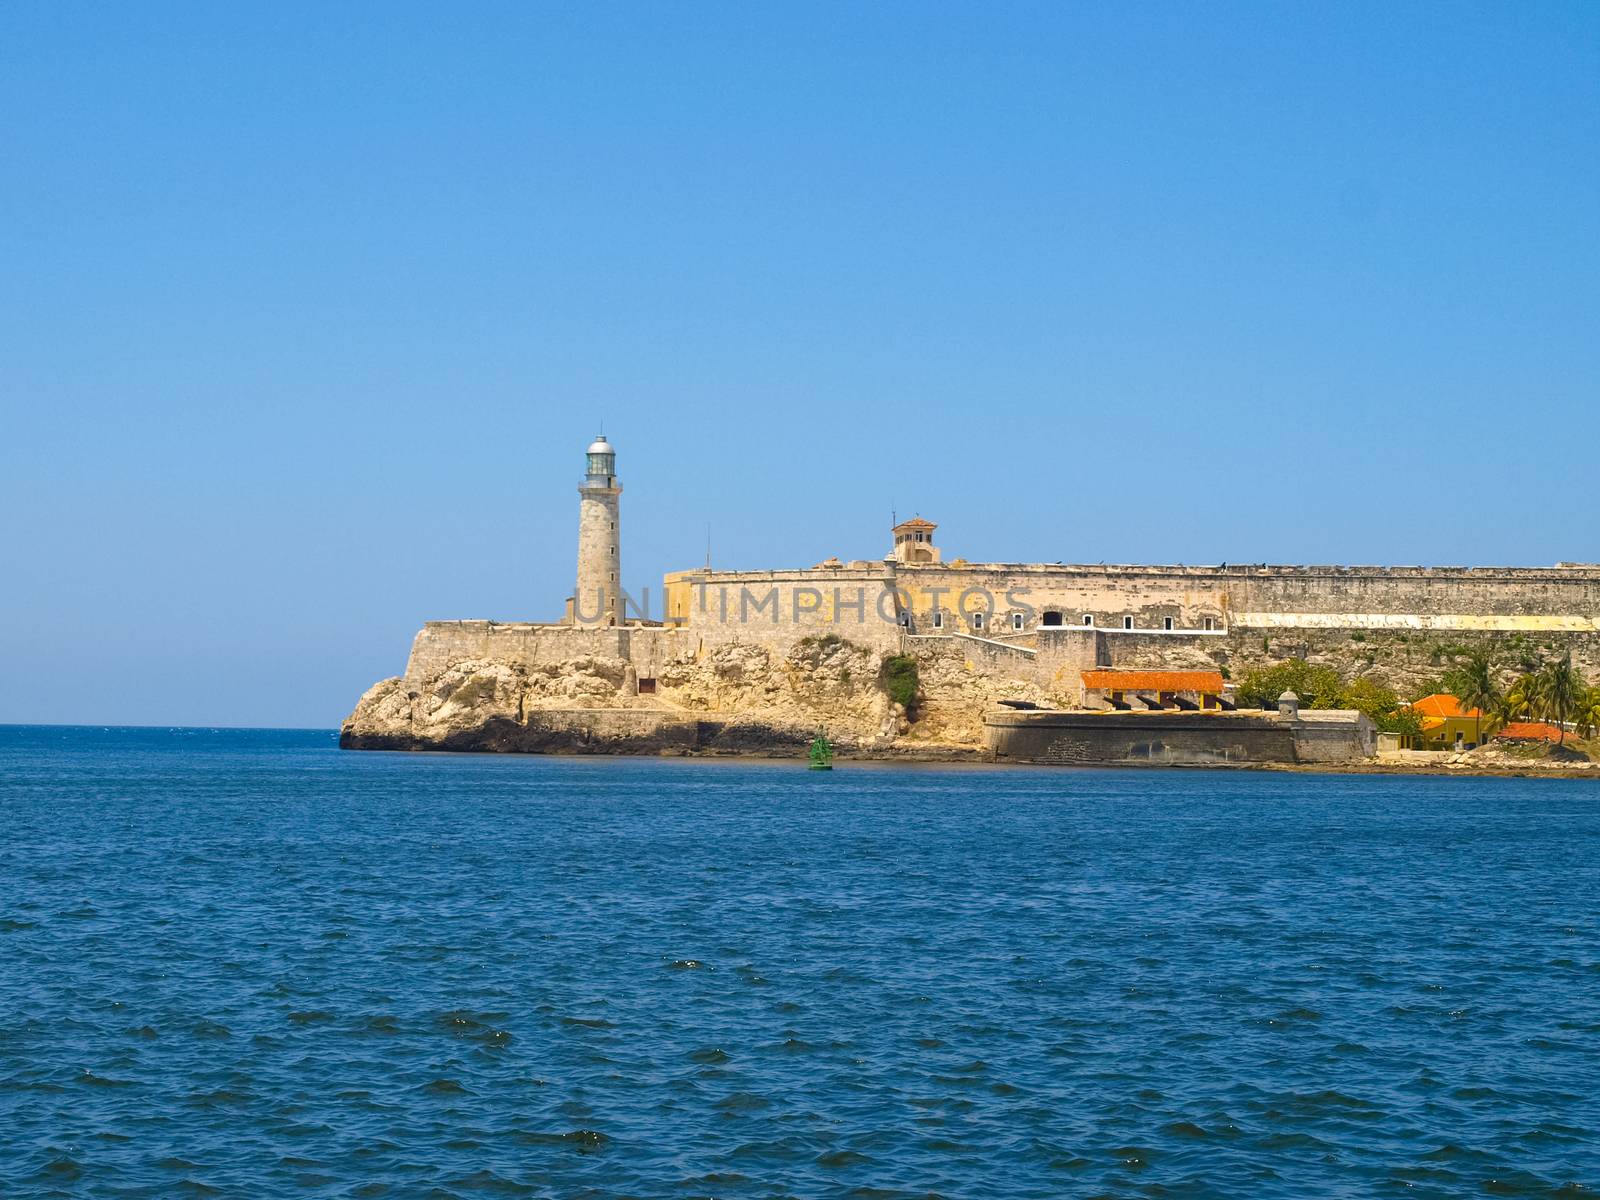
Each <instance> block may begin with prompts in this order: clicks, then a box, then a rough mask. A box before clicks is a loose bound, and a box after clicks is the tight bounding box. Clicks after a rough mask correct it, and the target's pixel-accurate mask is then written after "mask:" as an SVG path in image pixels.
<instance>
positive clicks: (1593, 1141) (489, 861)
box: [0, 727, 1600, 1200]
mask: <svg viewBox="0 0 1600 1200" xmlns="http://www.w3.org/2000/svg"><path fill="white" fill-rule="evenodd" d="M0 833H3V836H0V1195H4V1196H6V1197H32V1196H107V1197H111V1196H129V1197H133V1196H137V1197H169V1196H185V1195H192V1196H203V1195H219V1196H248V1197H277V1196H284V1197H288V1196H296V1197H300V1196H352V1197H369V1196H374V1197H375V1196H393V1197H412V1196H429V1197H478V1196H519V1195H526V1196H547V1197H596V1198H599V1197H606V1198H610V1197H627V1196H636V1197H685V1198H687V1197H700V1196H704V1197H712V1196H715V1197H779V1196H796V1197H864V1198H865V1197H879V1198H884V1200H888V1198H891V1197H930V1196H940V1197H950V1198H955V1197H1061V1196H1069V1197H1076V1196H1086V1197H1088V1196H1106V1197H1135V1196H1166V1197H1210V1196H1218V1197H1220V1196H1230V1197H1232V1196H1246V1197H1256V1198H1262V1197H1265V1198H1273V1197H1284V1198H1289V1197H1294V1198H1303V1197H1369V1196H1407V1197H1446V1196H1451V1197H1453V1196H1478V1195H1485V1194H1490V1195H1505V1196H1574V1197H1576V1196H1582V1195H1588V1194H1590V1191H1591V1190H1592V1189H1595V1188H1600V922H1597V917H1596V910H1597V906H1600V789H1597V788H1595V787H1594V786H1592V785H1591V784H1588V783H1585V782H1580V781H1562V780H1557V781H1543V780H1515V779H1455V778H1452V779H1438V778H1407V779H1398V778H1387V777H1377V776H1360V777H1355V776H1345V777H1341V776H1319V775H1288V774H1268V773H1259V774H1257V773H1248V772H1149V771H1146V772H1141V771H1083V770H1059V769H1058V770H1052V769H1042V768H1039V769H1027V768H1012V769H996V768H978V767H904V766H893V767H890V766H878V765H852V764H848V763H843V764H841V765H840V767H839V768H838V769H836V770H834V771H832V772H829V773H823V772H811V771H807V770H805V769H803V767H802V766H801V765H799V764H791V763H755V762H715V761H703V760H702V761H697V760H646V759H573V758H537V757H493V756H454V755H401V754H373V753H350V752H342V751H340V750H339V749H337V747H336V744H335V735H334V734H333V733H331V732H266V731H241V730H129V729H98V728H95V729H67V728H18V727H10V728H0Z"/></svg>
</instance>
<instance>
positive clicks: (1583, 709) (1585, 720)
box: [1572, 686, 1600, 737]
mask: <svg viewBox="0 0 1600 1200" xmlns="http://www.w3.org/2000/svg"><path fill="white" fill-rule="evenodd" d="M1572 724H1573V728H1574V729H1576V731H1577V732H1578V734H1579V735H1580V736H1582V737H1593V736H1594V735H1595V733H1596V731H1600V686H1597V687H1592V688H1590V689H1589V690H1588V691H1586V692H1585V693H1584V694H1583V697H1582V699H1580V700H1579V701H1578V711H1577V712H1576V713H1575V714H1574V715H1573V718H1572Z"/></svg>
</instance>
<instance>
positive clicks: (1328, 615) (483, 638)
mask: <svg viewBox="0 0 1600 1200" xmlns="http://www.w3.org/2000/svg"><path fill="white" fill-rule="evenodd" d="M585 467H586V471H585V476H584V479H583V481H582V483H581V484H580V485H579V487H578V495H579V522H578V556H577V572H576V580H575V588H574V591H573V595H572V596H571V597H569V598H568V600H567V602H566V612H565V616H564V618H563V619H562V620H561V621H559V622H554V623H548V624H541V623H529V622H511V623H505V622H498V621H490V620H472V621H430V622H428V623H427V624H426V625H425V626H424V627H423V629H422V630H421V632H420V633H418V635H417V637H416V640H415V642H414V644H413V646H412V651H411V657H410V660H409V662H408V664H407V667H406V671H405V674H404V675H402V676H399V677H397V678H395V679H391V680H385V681H384V682H382V683H380V684H378V685H377V686H375V687H374V688H372V689H371V690H370V691H369V692H368V693H367V694H366V695H365V696H363V697H362V699H361V702H360V704H359V705H358V706H357V709H356V711H355V713H353V714H352V716H351V718H350V719H349V720H348V721H347V722H346V725H345V729H344V733H343V737H342V741H343V743H344V744H345V745H347V746H352V747H372V748H459V749H506V750H518V749H522V750H577V751H583V750H591V751H607V750H610V751H631V750H641V751H649V750H669V751H670V750H684V751H693V750H703V751H710V752H716V751H729V752H737V751H761V750H767V749H779V748H783V747H793V746H798V745H802V744H803V743H804V742H805V741H807V740H808V739H809V738H810V737H811V736H812V735H813V734H814V732H815V731H816V730H817V729H818V728H823V729H825V730H826V731H827V732H828V734H829V736H830V737H832V738H833V739H834V740H835V741H837V742H839V743H840V744H841V745H843V746H845V747H852V748H863V749H867V748H870V749H876V750H881V751H894V750H899V751H906V750H911V751H915V750H917V749H918V748H919V747H920V748H924V749H928V750H935V749H939V748H945V749H960V748H967V749H976V748H981V747H985V746H987V747H988V748H990V749H991V750H1000V751H1004V749H1005V747H1007V746H1015V745H1018V744H1020V743H1019V742H1018V737H1019V736H1021V737H1022V741H1027V740H1028V737H1027V736H1022V735H1016V734H1014V733H1012V732H1008V731H1010V730H1015V729H1016V728H1018V727H1019V726H1023V725H1027V724H1028V723H1029V722H1032V723H1034V724H1040V723H1043V724H1048V725H1053V726H1062V725H1064V724H1065V725H1071V726H1072V727H1073V728H1074V729H1075V730H1080V731H1081V729H1082V728H1088V727H1095V728H1098V727H1102V726H1104V727H1106V728H1110V729H1112V730H1114V731H1115V735H1114V737H1112V742H1114V743H1115V745H1111V744H1109V743H1107V744H1106V745H1105V746H1102V747H1101V750H1102V751H1103V753H1101V752H1100V751H1096V750H1095V749H1094V746H1093V745H1091V746H1090V748H1089V749H1088V750H1083V749H1082V748H1081V747H1080V748H1079V750H1077V751H1074V752H1073V753H1072V754H1070V755H1065V756H1064V757H1066V758H1070V759H1072V760H1073V761H1090V760H1097V759H1098V760H1104V759H1108V758H1109V759H1111V760H1117V761H1120V760H1122V759H1126V758H1134V759H1137V758H1140V757H1141V756H1142V757H1145V758H1148V759H1152V760H1157V759H1160V760H1173V761H1176V760H1179V759H1182V758H1184V757H1185V756H1191V753H1190V752H1191V751H1192V752H1193V755H1192V756H1195V757H1199V758H1219V757H1220V758H1227V759H1229V760H1230V761H1232V760H1237V759H1238V758H1244V757H1257V758H1259V757H1262V756H1263V755H1266V756H1268V757H1271V755H1272V754H1279V755H1280V756H1284V755H1286V756H1287V757H1289V758H1290V759H1291V760H1292V759H1294V758H1295V757H1297V756H1298V757H1299V758H1305V757H1306V754H1305V753H1304V752H1303V745H1302V751H1294V750H1282V749H1281V745H1280V749H1279V750H1277V751H1271V752H1269V751H1267V750H1265V749H1263V748H1262V747H1263V746H1264V745H1265V743H1264V742H1260V741H1259V739H1258V740H1257V742H1256V743H1251V737H1254V736H1255V735H1254V734H1251V735H1250V736H1245V733H1241V734H1240V738H1241V739H1242V740H1237V739H1236V744H1235V743H1228V744H1227V745H1226V746H1223V742H1226V741H1227V739H1225V738H1224V739H1222V740H1221V741H1219V740H1218V735H1217V733H1216V732H1215V731H1216V730H1218V729H1222V728H1224V725H1223V724H1220V723H1219V721H1221V720H1223V719H1224V718H1226V719H1227V720H1228V721H1231V722H1232V723H1231V724H1228V725H1226V728H1228V729H1230V730H1231V729H1238V730H1241V731H1246V732H1248V730H1247V729H1246V727H1247V726H1248V725H1249V724H1250V722H1252V721H1253V722H1256V723H1258V724H1259V723H1260V722H1261V721H1264V720H1268V719H1269V717H1272V716H1274V715H1272V714H1269V715H1268V716H1262V715H1260V714H1257V715H1255V716H1248V715H1247V714H1222V713H1216V714H1213V713H1205V712H1200V713H1189V712H1183V711H1179V712H1174V713H1161V714H1156V713H1147V714H1144V715H1142V716H1140V715H1139V714H1125V713H1120V712H1118V713H1112V712H1098V713H1091V712H1089V711H1088V710H1089V709H1093V708H1106V707H1108V705H1107V704H1106V703H1104V702H1103V699H1102V698H1103V697H1104V696H1105V695H1107V694H1109V693H1108V692H1106V691H1104V690H1101V689H1092V688H1090V687H1089V686H1088V685H1087V683H1086V679H1087V678H1088V676H1087V675H1086V673H1087V672H1099V673H1100V674H1099V676H1098V677H1099V678H1101V679H1102V680H1103V679H1104V678H1106V676H1105V674H1104V673H1105V672H1106V671H1111V672H1117V671H1122V670H1136V669H1137V670H1143V671H1144V672H1146V673H1147V674H1148V673H1149V672H1152V671H1153V672H1157V673H1159V672H1162V671H1175V672H1190V673H1192V672H1195V671H1205V672H1215V673H1217V674H1218V675H1220V676H1221V677H1222V678H1226V677H1228V676H1229V675H1230V674H1231V675H1237V674H1238V673H1240V672H1241V671H1243V670H1246V669H1248V668H1250V667H1253V666H1256V665H1260V664H1267V663H1272V662H1276V661H1279V660H1281V659H1283V658H1287V657H1301V658H1307V659H1309V660H1311V661H1323V662H1327V663H1329V664H1331V665H1334V666H1335V667H1337V668H1338V669H1339V670H1340V672H1341V673H1342V674H1343V675H1345V676H1346V678H1349V677H1351V676H1355V675H1370V676H1373V677H1374V678H1377V679H1379V680H1380V681H1382V682H1385V683H1387V684H1389V685H1390V686H1395V687H1397V688H1399V689H1401V690H1405V689H1406V688H1408V687H1410V686H1411V685H1413V684H1414V683H1417V682H1420V681H1421V680H1424V679H1427V678H1431V677H1434V676H1436V675H1437V674H1438V673H1439V671H1440V669H1441V663H1442V662H1443V656H1446V655H1448V654H1449V653H1450V652H1451V651H1452V650H1454V649H1458V648H1460V647H1461V646H1463V645H1469V644H1473V643H1475V642H1479V641H1483V640H1488V641H1493V642H1496V643H1501V644H1508V643H1509V644H1515V643H1517V642H1525V643H1528V644H1530V645H1531V646H1533V647H1536V648H1538V649H1539V650H1542V651H1546V652H1548V651H1552V650H1556V649H1570V650H1571V651H1572V653H1573V657H1574V661H1575V662H1576V663H1577V664H1578V665H1579V667H1580V668H1581V669H1582V670H1584V671H1585V673H1587V674H1597V673H1600V565H1597V564H1583V563H1560V564H1557V565H1556V566H1553V567H1548V568H1517V567H1512V568H1495V567H1420V566H1418V567H1338V566H1275V565H1268V564H1253V563H1252V564H1238V563H1232V564H1224V565H1220V566H1111V565H1103V564H1102V565H1093V566H1090V565H1081V564H1064V563H981V562H969V561H968V560H967V559H965V558H962V557H955V558H953V559H950V558H947V557H946V555H945V554H944V552H943V551H942V549H941V548H940V547H939V546H938V545H937V543H936V542H935V536H934V535H935V533H936V531H937V526H936V525H935V524H933V523H932V522H930V521H927V520H924V519H922V518H920V517H914V518H912V519H911V520H907V521H902V522H900V523H898V524H896V525H895V526H894V528H893V530H892V539H893V540H892V544H891V548H890V550H889V552H888V553H887V554H885V555H884V557H883V558H881V559H858V560H854V561H841V560H839V559H836V558H833V559H828V560H827V561H825V562H822V563H818V564H817V565H815V566H813V567H805V568H793V569H777V570H766V571H717V570H711V569H709V567H707V568H704V569H698V570H686V571H676V572H672V573H670V574H668V575H667V576H666V578H665V581H664V583H665V587H664V610H663V614H662V617H661V619H651V618H650V617H649V616H648V614H645V613H641V612H639V611H637V608H636V606H635V605H634V604H632V603H631V601H630V598H629V596H628V595H627V593H626V591H625V589H624V583H623V574H622V558H621V552H620V548H621V544H622V542H621V503H620V498H621V494H622V485H621V482H620V477H619V476H618V474H617V460H616V450H615V447H614V446H613V445H612V444H611V443H610V442H608V441H607V440H606V439H605V438H604V437H599V438H597V439H596V440H595V441H594V442H593V444H591V445H590V446H589V447H588V450H587V451H586V455H585ZM902 658H910V659H913V660H914V661H915V663H916V668H917V678H918V692H917V698H916V701H915V703H914V705H913V706H912V711H911V712H909V713H908V712H907V711H905V709H904V708H903V707H902V706H900V705H897V704H895V703H893V702H892V701H891V700H890V699H889V695H888V689H886V687H885V686H884V680H885V664H886V662H887V661H889V660H891V659H902ZM1130 694H1131V693H1130ZM1145 699H1146V704H1147V706H1150V707H1154V705H1153V703H1151V702H1150V701H1149V700H1148V698H1145ZM1174 703H1175V704H1176V705H1178V706H1182V707H1185V708H1188V707H1193V706H1192V705H1184V704H1183V701H1182V700H1175V702H1174ZM1221 706H1223V707H1231V706H1229V705H1227V704H1226V700H1225V698H1224V699H1223V700H1222V701H1221ZM1135 707H1137V706H1135ZM1161 707H1163V708H1166V707H1171V705H1168V704H1166V703H1165V702H1163V703H1162V705H1161ZM1201 707H1204V705H1203V704H1202V706H1201ZM1033 713H1045V714H1049V715H1044V716H1035V715H1032V714H1033ZM1064 714H1080V715H1077V716H1071V717H1069V716H1066V715H1064ZM1135 717H1137V718H1138V719H1134V718H1135ZM1275 717H1276V719H1277V721H1278V725H1277V726H1274V728H1278V729H1280V732H1281V727H1282V726H1283V725H1284V724H1285V723H1289V724H1293V725H1295V727H1296V728H1298V729H1300V730H1301V732H1302V734H1304V733H1305V732H1306V730H1307V729H1308V728H1309V725H1310V724H1312V723H1314V722H1313V721H1312V719H1311V718H1310V717H1309V715H1308V714H1298V715H1296V714H1288V713H1285V714H1276V715H1275ZM1157 721H1162V722H1165V723H1164V724H1152V722H1157ZM1197 722H1199V724H1198V725H1197V724H1196V723H1197ZM1206 722H1210V724H1206ZM1192 729H1199V730H1201V731H1202V733H1201V734H1198V735H1195V734H1192ZM1151 730H1156V731H1157V732H1155V733H1153V734H1152V733H1151V732H1150V731H1151ZM1185 730H1190V731H1191V732H1185ZM1169 735H1170V736H1169ZM1028 736H1031V735H1028ZM1073 736H1074V737H1076V736H1077V734H1074V735H1073ZM1107 736H1110V735H1104V734H1092V735H1091V736H1090V739H1089V740H1090V742H1091V743H1094V742H1095V739H1100V740H1101V741H1102V742H1103V741H1104V739H1105V738H1106V737H1107ZM1230 736H1231V735H1230ZM1262 736H1263V737H1265V736H1266V735H1265V734H1263V735H1262ZM1277 736H1278V735H1276V734H1274V735H1272V737H1274V738H1276V737H1277ZM1208 739H1209V740H1208ZM1057 740H1058V741H1059V740H1060V739H1057ZM1069 740H1070V739H1069ZM1268 740H1271V738H1269V739H1268ZM1302 742H1303V743H1304V739H1302ZM1124 743H1126V744H1124ZM1279 743H1281V738H1280V739H1279V740H1278V743H1275V744H1279ZM1075 744H1076V743H1075ZM1219 746H1221V747H1222V749H1221V750H1219V749H1218V747H1219ZM1252 746H1254V748H1253V749H1252ZM1339 753H1341V754H1342V753H1344V752H1343V751H1340V752H1339ZM1020 756H1022V757H1044V758H1051V757H1063V756H1058V755H1053V754H1051V753H1037V754H1033V753H1029V754H1023V755H1020ZM1175 756H1176V757H1175Z"/></svg>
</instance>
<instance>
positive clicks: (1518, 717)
mask: <svg viewBox="0 0 1600 1200" xmlns="http://www.w3.org/2000/svg"><path fill="white" fill-rule="evenodd" d="M1543 705H1544V700H1543V699H1542V698H1541V697H1540V694H1539V676H1538V674H1537V673H1536V672H1534V671H1529V672H1527V673H1526V674H1523V675H1519V676H1518V677H1517V678H1516V679H1515V680H1514V681H1513V682H1512V684H1511V686H1510V687H1509V688H1507V689H1506V694H1505V695H1504V696H1503V697H1502V698H1501V700H1500V716H1501V719H1502V720H1504V721H1535V720H1538V718H1539V715H1540V713H1541V712H1542V710H1543Z"/></svg>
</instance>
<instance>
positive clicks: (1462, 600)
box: [681, 564, 1600, 641]
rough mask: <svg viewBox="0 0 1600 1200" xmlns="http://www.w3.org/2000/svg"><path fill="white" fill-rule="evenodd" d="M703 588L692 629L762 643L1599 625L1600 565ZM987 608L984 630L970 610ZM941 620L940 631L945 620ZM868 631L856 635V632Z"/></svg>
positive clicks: (1230, 570) (724, 575) (1044, 568)
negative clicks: (1016, 628) (1080, 632)
mask: <svg viewBox="0 0 1600 1200" xmlns="http://www.w3.org/2000/svg"><path fill="white" fill-rule="evenodd" d="M697 578H699V580H700V582H698V583H697V584H695V585H694V587H693V592H694V597H695V602H694V603H693V604H692V605H690V606H689V607H688V609H687V612H686V613H683V614H681V617H682V621H683V624H684V625H685V626H687V627H690V628H694V629H697V630H702V631H705V632H706V633H708V634H712V633H716V634H719V635H721V636H726V635H727V631H728V628H729V627H730V626H731V627H734V628H737V629H739V630H742V631H744V632H746V633H748V634H749V635H751V636H755V637H760V638H769V637H777V638H781V637H782V636H784V633H783V631H784V630H785V629H792V628H794V627H800V626H813V625H827V626H833V627H838V628H839V631H840V632H841V633H843V634H844V635H845V636H853V637H857V638H865V639H866V640H870V641H879V640H882V639H883V638H885V637H887V636H889V634H888V633H887V632H886V631H884V630H882V629H877V630H874V629H872V628H870V626H872V625H878V626H882V625H887V624H891V623H892V622H893V620H894V619H895V618H896V617H898V616H900V615H902V614H903V616H904V619H905V621H906V624H907V627H908V629H909V630H910V632H913V633H918V634H928V633H934V632H941V631H942V632H955V631H961V632H969V633H970V632H979V633H986V634H998V633H1004V632H1010V631H1012V629H1013V618H1014V617H1018V616H1020V617H1021V618H1022V620H1023V622H1024V626H1025V628H1028V629H1032V628H1035V627H1036V626H1037V625H1039V624H1040V623H1041V620H1042V617H1043V614H1045V613H1046V612H1053V613H1059V614H1061V623H1063V624H1065V625H1082V624H1083V623H1084V620H1085V618H1089V619H1091V620H1092V621H1093V624H1094V625H1095V626H1096V627H1098V628H1101V629H1106V630H1114V629H1122V628H1123V626H1124V624H1125V623H1126V622H1127V621H1129V620H1131V621H1132V623H1133V625H1134V627H1135V629H1136V630H1138V631H1141V632H1145V633H1153V634H1160V633H1163V632H1167V630H1166V623H1167V621H1169V620H1170V621H1171V622H1172V630H1171V632H1173V633H1190V632H1203V631H1206V630H1207V629H1208V626H1209V628H1210V630H1211V631H1212V632H1217V633H1220V632H1222V631H1231V630H1235V629H1238V628H1241V627H1243V628H1264V629H1276V628H1299V627H1305V628H1318V627H1326V628H1396V629H1415V630H1424V629H1436V630H1441V631H1453V630H1463V631H1474V630H1476V631H1501V632H1515V631H1523V632H1529V633H1542V632H1551V633H1574V632H1579V633H1581V632H1600V570H1597V569H1594V568H1567V569H1558V568H1548V569H1534V568H1488V567H1474V568H1460V567H1283V566H1269V567H1254V566H1251V567H1144V566H1081V565H1079V566H1068V565H1055V564H988V565H982V566H977V565H966V566H957V565H952V564H941V565H929V566H912V565H907V564H883V565H881V566H874V567H870V568H865V569H857V568H850V569H844V570H837V569H825V568H814V569H810V570H794V571H761V572H715V573H712V574H709V575H702V576H700V577H697ZM980 610H981V611H983V612H984V613H985V619H984V624H983V628H982V629H975V628H974V626H973V624H972V620H971V616H972V613H973V612H975V611H980ZM935 613H939V614H940V615H941V616H942V617H943V621H942V629H938V628H936V627H935V622H934V614H935ZM859 626H866V627H868V628H864V629H858V628H856V627H859Z"/></svg>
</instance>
